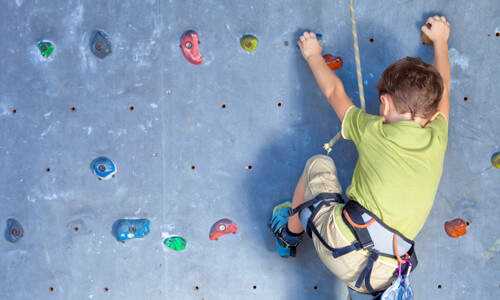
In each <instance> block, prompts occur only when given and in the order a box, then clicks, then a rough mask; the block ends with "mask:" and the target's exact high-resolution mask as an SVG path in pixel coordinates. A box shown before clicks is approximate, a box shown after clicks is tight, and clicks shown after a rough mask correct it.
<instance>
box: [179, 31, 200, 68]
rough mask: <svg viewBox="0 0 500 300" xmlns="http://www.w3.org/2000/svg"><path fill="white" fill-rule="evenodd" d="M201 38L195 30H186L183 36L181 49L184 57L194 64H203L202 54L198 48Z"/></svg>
mask: <svg viewBox="0 0 500 300" xmlns="http://www.w3.org/2000/svg"><path fill="white" fill-rule="evenodd" d="M199 44H200V38H199V37H198V34H197V33H196V31H194V30H188V31H186V32H184V34H183V35H182V38H181V49H182V53H183V54H184V57H185V58H186V59H187V60H188V61H189V62H190V63H192V64H194V65H197V66H199V65H201V62H202V56H201V54H200V52H199V50H198V46H199Z"/></svg>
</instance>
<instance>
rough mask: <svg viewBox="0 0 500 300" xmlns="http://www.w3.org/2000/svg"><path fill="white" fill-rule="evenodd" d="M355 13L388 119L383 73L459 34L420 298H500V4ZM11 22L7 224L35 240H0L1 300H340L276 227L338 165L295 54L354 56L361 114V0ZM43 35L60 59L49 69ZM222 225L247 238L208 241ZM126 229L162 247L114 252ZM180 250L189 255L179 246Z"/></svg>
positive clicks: (318, 100)
mask: <svg viewBox="0 0 500 300" xmlns="http://www.w3.org/2000/svg"><path fill="white" fill-rule="evenodd" d="M355 5H356V13H357V23H358V34H359V43H360V52H361V62H362V68H363V76H364V88H365V94H366V98H367V110H368V112H370V113H377V112H378V99H377V93H376V90H375V84H376V82H377V80H378V78H379V76H380V74H381V73H382V71H383V70H384V68H385V67H386V66H388V65H389V64H390V63H391V62H393V61H395V60H397V59H399V58H402V57H405V56H421V57H423V58H424V59H425V60H426V61H429V62H432V59H433V51H432V49H431V48H428V47H424V46H423V45H422V44H421V42H420V39H419V35H420V31H419V28H420V26H421V25H422V23H423V22H424V21H425V19H426V18H427V17H428V16H429V15H431V14H434V13H439V14H443V15H445V16H447V17H448V18H449V20H450V22H451V24H452V32H451V37H450V41H449V45H450V58H451V72H452V91H451V103H452V104H451V105H452V108H451V123H450V136H449V144H448V151H447V155H446V160H445V166H444V171H443V178H442V180H441V185H440V188H439V191H438V194H437V196H436V201H435V204H434V207H433V210H432V212H431V214H430V216H429V219H428V221H427V223H426V225H425V227H424V229H423V230H422V232H421V233H420V234H419V236H418V237H417V239H416V241H417V244H418V245H417V251H418V254H419V259H420V265H419V267H418V269H417V270H416V271H415V272H414V273H413V274H412V276H411V281H412V285H413V288H414V290H415V294H416V299H494V298H500V279H499V278H500V272H499V271H498V270H499V268H500V254H498V250H499V249H500V246H498V245H499V244H500V240H499V239H500V231H499V229H498V228H499V226H498V223H499V221H500V217H499V213H500V211H499V208H498V199H499V197H498V194H499V192H500V189H499V185H498V182H499V179H500V170H498V169H496V168H494V167H492V166H491V163H490V157H491V155H492V154H493V153H494V152H496V151H499V144H500V140H499V130H498V128H499V118H498V114H499V108H500V106H499V99H498V93H499V92H500V90H499V87H498V86H499V85H498V68H499V66H500V63H499V53H500V52H499V49H500V48H499V45H500V44H499V43H500V37H497V36H496V35H498V32H499V31H500V17H499V15H500V9H499V6H498V3H497V2H495V1H474V2H471V1H463V0H460V1H453V2H448V1H404V2H402V1H356V3H355ZM1 7H2V9H1V10H0V25H1V26H0V28H1V29H0V30H1V35H2V41H3V45H2V50H3V51H2V54H1V55H0V65H1V66H2V72H0V128H1V130H0V191H1V193H0V199H1V200H0V201H1V204H2V210H1V211H0V221H1V222H2V223H1V224H3V225H2V226H1V227H0V229H1V230H4V228H5V223H4V221H2V220H5V221H6V220H7V218H11V217H13V218H16V219H17V220H19V221H20V222H21V224H22V225H23V227H24V230H25V234H24V237H23V238H22V240H21V241H19V242H18V243H16V244H11V243H9V242H8V241H6V240H5V239H3V240H0V251H1V253H2V255H0V270H2V271H1V272H0V298H2V299H207V300H208V299H345V297H346V288H345V287H344V286H343V284H342V283H341V282H340V281H338V280H337V279H336V278H335V277H334V276H333V275H332V274H331V273H329V271H328V270H327V269H326V267H324V266H323V265H322V263H321V262H320V260H319V259H318V257H317V256H316V254H315V252H314V250H313V248H312V243H311V241H310V240H308V239H306V240H305V242H304V243H303V244H302V245H301V247H300V248H299V253H298V256H297V257H296V258H294V259H292V258H289V259H282V258H280V257H279V256H278V255H277V253H276V251H275V249H274V240H273V237H272V236H271V234H270V233H269V232H268V229H267V226H266V222H267V219H268V218H269V216H270V212H271V210H272V207H273V206H274V205H276V203H278V202H280V201H282V200H284V199H287V198H290V197H291V196H292V193H293V189H294V187H295V184H296V181H297V179H298V178H299V176H300V173H301V172H302V168H303V166H304V164H305V162H306V160H307V158H309V157H310V156H312V155H315V154H321V153H324V152H323V150H322V145H323V143H324V142H326V141H328V140H329V139H330V138H331V137H332V136H333V135H334V134H335V133H336V132H337V131H338V130H339V128H340V122H339V121H338V120H337V119H336V117H335V115H334V112H333V111H332V110H331V108H330V106H329V104H328V103H327V102H326V100H325V99H324V97H323V96H322V95H321V92H320V90H319V89H318V87H317V85H316V83H315V81H314V78H313V76H312V74H311V72H310V70H309V69H308V67H307V65H306V63H305V62H304V61H303V59H302V58H301V56H300V53H299V51H298V49H297V48H296V46H295V42H296V38H297V36H298V35H299V33H301V32H302V31H304V30H305V29H308V30H312V31H315V32H320V33H322V34H323V40H324V43H323V47H324V50H325V53H331V54H333V55H337V56H342V57H343V59H344V66H343V68H342V69H341V70H340V71H338V72H337V74H338V75H339V77H340V78H341V79H342V80H343V82H344V85H345V87H346V90H347V92H348V94H349V95H350V97H351V98H352V99H353V101H355V103H358V101H359V100H358V92H357V82H356V75H355V63H354V57H353V53H354V52H353V45H352V43H353V42H352V36H351V24H350V20H349V9H348V1H286V2H285V1H260V0H259V1H173V0H170V1H162V0H156V1H155V0H152V1H83V0H74V1H64V2H62V1H58V2H56V1H48V0H44V1H28V0H25V1H23V0H16V1H7V0H3V1H2V3H1ZM96 28H97V29H101V30H104V31H105V32H106V33H107V34H108V36H109V38H110V40H111V43H112V47H113V53H112V54H111V55H110V56H108V57H106V58H105V59H104V60H99V59H98V58H96V57H95V56H93V54H92V53H91V52H90V50H89V40H90V36H91V33H92V31H93V30H95V29H96ZM187 29H194V30H196V31H197V32H198V34H199V36H200V40H201V44H200V51H201V54H202V55H203V59H204V61H203V64H202V65H201V66H194V65H192V64H190V63H188V62H187V61H186V60H185V59H184V57H183V55H182V53H181V50H180V49H179V41H180V37H181V34H182V33H183V32H184V31H185V30H187ZM245 34H253V35H255V36H257V38H258V39H259V45H258V47H257V50H256V51H255V52H253V53H247V52H245V51H244V50H243V49H242V48H241V47H240V46H239V39H240V37H241V36H243V35H245ZM370 38H373V42H370ZM40 40H50V41H52V42H53V43H54V45H55V50H54V52H53V53H52V55H51V56H50V57H49V59H44V58H42V57H41V55H40V53H39V51H38V49H37V42H38V41H40ZM285 41H288V42H289V45H288V46H286V45H285ZM464 97H467V101H464ZM278 102H281V104H282V105H281V106H278V105H277V103H278ZM221 104H225V105H226V107H225V108H222V107H221ZM130 106H133V107H134V110H132V111H131V110H130V109H129V107H130ZM71 107H74V108H75V110H74V111H72V110H71ZM13 110H15V113H13ZM154 153H157V155H154ZM100 155H105V156H108V157H110V158H112V159H113V160H114V161H115V162H116V164H117V166H118V172H117V174H116V177H115V178H113V179H111V180H109V181H98V180H97V179H96V177H94V176H93V175H92V174H91V171H90V169H89V163H90V162H91V161H92V159H94V158H95V157H97V156H100ZM332 156H333V158H334V160H335V161H336V163H337V167H338V169H339V175H340V179H341V183H342V185H343V187H344V189H345V188H347V186H348V185H349V182H350V178H351V176H352V173H353V169H354V165H355V162H356V158H357V154H356V150H355V147H354V145H353V144H352V142H350V141H340V142H339V143H337V144H336V145H335V148H334V151H333V153H332ZM248 165H251V166H252V169H251V170H249V169H247V168H246V167H247V166H248ZM191 166H195V169H194V170H193V169H192V167H191ZM47 168H50V171H49V172H47V171H46V169H47ZM224 217H229V218H231V219H233V220H234V221H235V222H236V223H237V224H238V226H239V230H238V232H237V234H236V235H229V236H223V237H222V238H220V239H219V240H218V241H210V240H209V238H208V234H209V230H210V227H211V226H212V224H213V223H214V222H215V221H217V220H218V219H221V218H224ZM457 217H461V218H463V219H466V220H468V221H469V222H470V224H471V225H470V226H469V227H468V231H469V232H468V234H467V235H465V236H463V237H461V238H459V239H451V238H449V237H448V236H447V235H446V234H445V232H444V229H443V224H444V222H445V221H447V220H450V219H454V218H457ZM121 218H148V219H149V220H150V221H151V233H150V234H149V235H148V236H146V237H145V238H143V239H140V240H131V241H127V242H126V243H125V244H122V243H119V242H117V241H116V239H115V237H114V236H113V235H112V232H111V231H112V225H113V223H114V222H115V221H116V220H117V219H121ZM75 224H76V225H77V226H78V227H79V231H77V232H76V231H74V230H73V228H74V227H75ZM171 235H180V236H182V237H184V238H185V239H186V240H187V242H188V246H187V248H186V249H185V250H183V251H180V252H175V251H172V250H171V249H168V248H166V247H165V246H164V245H163V244H162V242H163V240H164V238H165V237H167V236H171ZM438 286H439V287H440V288H438ZM51 288H52V290H51Z"/></svg>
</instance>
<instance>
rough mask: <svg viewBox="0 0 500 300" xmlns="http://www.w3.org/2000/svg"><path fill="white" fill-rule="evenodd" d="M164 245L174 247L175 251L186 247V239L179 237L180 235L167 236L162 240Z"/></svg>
mask: <svg viewBox="0 0 500 300" xmlns="http://www.w3.org/2000/svg"><path fill="white" fill-rule="evenodd" d="M163 243H164V244H165V246H167V247H169V248H170V249H174V250H175V251H181V250H184V248H186V245H187V243H186V240H185V239H183V238H181V237H180V236H173V237H169V238H167V239H166V240H165V241H164V242H163Z"/></svg>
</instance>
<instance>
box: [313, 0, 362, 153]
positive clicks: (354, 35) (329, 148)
mask: <svg viewBox="0 0 500 300" xmlns="http://www.w3.org/2000/svg"><path fill="white" fill-rule="evenodd" d="M349 11H350V12H351V25H352V38H353V40H354V59H355V61H356V76H357V77H358V89H359V101H360V103H361V109H363V110H365V111H366V104H365V93H364V89H363V77H362V75H361V61H360V59H359V44H358V33H357V30H356V18H355V15H354V2H353V0H349ZM340 133H341V132H340V131H339V132H338V133H337V135H336V136H334V137H333V138H332V139H331V140H330V141H329V142H328V143H326V144H325V145H324V146H323V149H325V150H326V154H330V152H331V151H332V147H333V145H334V144H335V143H336V142H337V141H338V140H339V139H340Z"/></svg>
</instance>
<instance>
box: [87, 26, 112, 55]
mask: <svg viewBox="0 0 500 300" xmlns="http://www.w3.org/2000/svg"><path fill="white" fill-rule="evenodd" d="M90 50H91V51H92V53H94V55H95V56H97V57H98V58H100V59H103V58H105V57H106V56H108V54H110V53H111V43H110V42H109V39H108V36H107V35H106V34H105V33H104V32H102V31H100V30H96V31H94V33H93V34H92V41H91V43H90Z"/></svg>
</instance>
